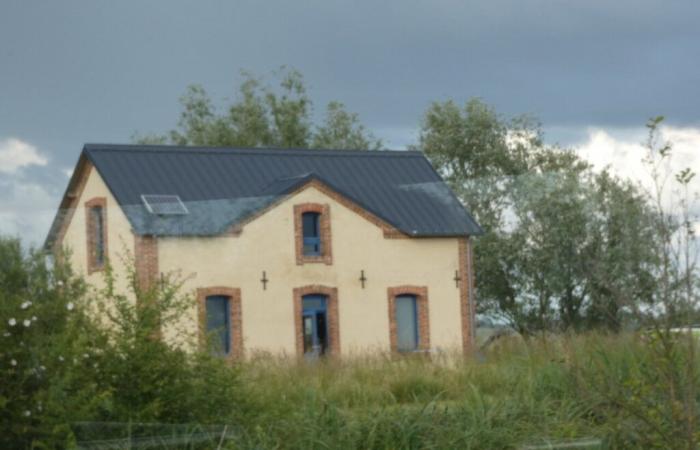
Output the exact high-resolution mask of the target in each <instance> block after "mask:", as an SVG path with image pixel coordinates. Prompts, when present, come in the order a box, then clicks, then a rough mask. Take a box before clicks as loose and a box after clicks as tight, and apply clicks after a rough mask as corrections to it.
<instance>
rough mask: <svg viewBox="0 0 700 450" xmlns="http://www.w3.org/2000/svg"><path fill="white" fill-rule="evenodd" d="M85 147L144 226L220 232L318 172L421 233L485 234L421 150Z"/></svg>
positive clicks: (139, 228)
mask: <svg viewBox="0 0 700 450" xmlns="http://www.w3.org/2000/svg"><path fill="white" fill-rule="evenodd" d="M83 154H84V156H86V157H87V158H88V159H89V160H90V161H91V162H92V163H93V164H94V166H95V168H96V169H97V171H98V172H99V173H100V175H101V176H102V178H103V179H104V181H105V183H106V184H107V186H108V187H109V189H110V190H111V192H112V194H113V195H114V197H115V198H116V199H117V201H118V202H119V204H120V205H121V206H122V208H123V209H124V212H125V213H126V215H127V217H128V219H129V221H130V222H131V225H132V227H133V228H134V231H135V232H136V233H137V234H154V235H200V236H201V235H215V234H219V233H221V232H223V231H225V230H226V229H228V227H229V226H231V225H234V224H235V223H237V222H240V221H242V220H244V219H245V218H246V217H248V216H250V215H251V214H253V213H255V212H256V211H258V210H260V209H262V208H264V207H266V206H269V205H270V204H272V203H273V202H275V201H277V200H278V199H280V198H282V197H284V196H285V195H286V194H288V193H289V192H291V191H293V190H294V189H296V188H298V187H299V186H300V185H302V184H304V183H306V182H308V181H309V180H311V179H317V180H319V181H321V182H323V183H324V184H326V185H327V186H329V187H330V188H331V189H333V190H335V191H337V192H338V193H339V194H341V195H343V196H345V197H347V198H349V199H350V200H352V201H354V202H355V203H357V204H358V205H359V206H361V207H363V208H365V209H366V210H368V211H369V212H371V213H373V214H374V215H376V216H378V217H379V218H381V219H383V220H385V221H386V222H387V223H389V224H391V225H393V226H394V227H396V228H397V229H399V230H400V231H402V232H405V233H406V234H408V235H411V236H416V237H429V236H465V235H475V234H481V233H482V230H481V228H480V227H479V225H478V224H477V223H476V222H475V221H474V219H473V218H472V217H471V215H470V214H469V213H468V212H467V211H466V210H465V209H464V207H463V206H462V204H461V203H460V202H459V201H458V200H457V198H456V197H455V196H454V194H453V193H452V192H451V190H450V189H449V188H448V187H447V186H446V185H445V183H444V182H443V181H442V179H441V178H440V177H439V175H438V174H437V173H436V172H435V171H434V170H433V168H432V166H431V165H430V163H429V162H428V160H427V159H426V158H425V156H424V155H423V154H422V153H420V152H409V151H348V150H289V149H257V148H255V149H242V148H201V147H177V146H151V145H106V144H87V145H85V147H84V148H83ZM143 194H168V195H178V196H179V197H180V199H182V201H183V202H184V204H185V205H186V207H187V209H188V211H189V214H187V215H183V216H163V217H161V216H155V215H153V214H150V213H149V212H148V211H147V210H146V208H145V207H144V205H143V203H142V200H141V195H143Z"/></svg>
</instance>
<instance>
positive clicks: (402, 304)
mask: <svg viewBox="0 0 700 450" xmlns="http://www.w3.org/2000/svg"><path fill="white" fill-rule="evenodd" d="M387 295H388V300H389V343H390V345H391V351H392V352H415V351H430V318H429V316H430V314H429V313H428V288H427V287H426V286H412V285H402V286H395V287H390V288H388V289H387Z"/></svg>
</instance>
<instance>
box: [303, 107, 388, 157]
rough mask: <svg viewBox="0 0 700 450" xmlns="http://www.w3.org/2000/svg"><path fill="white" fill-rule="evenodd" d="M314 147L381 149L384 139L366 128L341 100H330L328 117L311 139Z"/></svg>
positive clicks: (327, 111)
mask: <svg viewBox="0 0 700 450" xmlns="http://www.w3.org/2000/svg"><path fill="white" fill-rule="evenodd" d="M311 147H312V148H326V149H367V150H379V149H381V147H382V141H381V140H379V139H376V138H374V136H373V135H372V134H371V133H369V132H367V131H366V130H365V127H364V126H363V125H362V124H361V123H360V119H359V117H358V115H357V114H355V113H349V112H347V111H346V110H345V106H344V105H343V104H342V103H340V102H330V103H329V104H328V106H327V110H326V119H325V121H324V123H323V125H321V126H320V127H318V128H317V130H316V133H315V134H314V136H313V139H312V141H311Z"/></svg>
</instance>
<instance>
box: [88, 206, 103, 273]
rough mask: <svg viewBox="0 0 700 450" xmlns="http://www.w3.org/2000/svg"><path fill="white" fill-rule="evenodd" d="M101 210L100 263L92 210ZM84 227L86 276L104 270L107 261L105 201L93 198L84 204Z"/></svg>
mask: <svg viewBox="0 0 700 450" xmlns="http://www.w3.org/2000/svg"><path fill="white" fill-rule="evenodd" d="M95 207H100V208H102V252H103V257H102V261H98V260H97V239H98V236H97V234H96V233H97V229H96V224H95V219H94V217H93V215H92V209H93V208H95ZM85 226H86V236H87V271H88V274H91V273H93V272H97V271H100V270H103V269H104V266H105V263H106V261H107V255H108V252H107V248H108V247H107V199H106V198H105V197H94V198H91V199H90V200H88V201H86V202H85Z"/></svg>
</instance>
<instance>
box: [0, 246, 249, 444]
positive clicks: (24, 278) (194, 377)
mask: <svg viewBox="0 0 700 450" xmlns="http://www.w3.org/2000/svg"><path fill="white" fill-rule="evenodd" d="M107 278H108V279H107V288H106V289H105V290H103V291H100V292H95V291H91V290H89V289H88V288H87V286H86V285H85V283H84V281H83V280H82V279H81V278H80V277H77V276H75V275H74V274H73V273H72V272H71V271H70V268H69V267H67V266H65V265H63V264H60V263H59V264H56V265H55V266H53V267H50V266H49V265H48V264H47V263H46V260H45V258H44V256H43V255H41V254H39V253H36V252H29V253H28V254H25V253H23V251H22V249H21V246H20V244H19V242H18V241H17V240H13V239H2V238H0V342H1V343H2V345H1V346H0V420H1V423H2V424H3V425H2V430H0V448H3V449H4V448H8V449H12V448H30V447H43V448H65V447H66V446H71V445H72V444H74V443H75V440H76V436H75V430H76V426H75V424H77V423H82V424H84V423H86V422H90V423H96V424H99V423H104V422H114V423H127V424H128V423H140V422H157V423H173V422H174V423H195V424H206V423H232V422H234V421H236V420H237V418H238V417H239V416H240V415H241V414H244V413H245V411H246V406H245V403H244V402H243V398H244V397H243V396H241V395H240V383H239V382H238V379H239V370H238V369H237V368H235V367H232V366H230V365H228V364H226V363H225V362H224V361H223V360H220V359H216V358H212V357H209V356H208V355H206V354H198V353H194V354H192V353H190V354H188V353H186V352H185V351H183V350H181V349H178V348H173V347H171V346H168V345H166V344H164V343H163V342H162V341H161V340H160V339H157V338H156V334H157V331H156V330H157V328H156V327H157V326H158V324H160V323H162V322H161V321H163V320H166V321H167V320H175V318H176V317H177V315H178V313H179V311H180V310H179V309H178V308H181V307H183V305H186V304H187V301H188V299H187V298H186V297H183V296H179V294H177V290H178V289H177V288H178V286H177V283H170V282H169V281H166V283H165V284H164V285H163V286H158V288H157V289H153V290H148V291H145V290H141V289H140V288H139V286H138V285H137V283H136V280H135V277H134V276H133V274H130V281H131V283H130V286H131V288H132V292H131V298H132V300H129V296H123V295H117V294H115V293H114V292H113V290H112V289H111V285H112V284H113V280H111V274H110V272H109V271H107ZM133 299H135V301H134V300H133ZM105 310H109V311H110V313H109V314H107V319H108V322H109V324H108V325H109V326H105V325H106V324H105V323H104V320H102V321H100V322H99V323H98V322H97V321H96V320H95V317H96V316H97V315H96V314H95V311H103V312H104V311H105ZM88 311H90V313H88ZM103 318H104V316H103ZM88 428H89V427H88ZM78 429H79V430H80V431H81V432H85V427H84V426H81V427H78ZM95 429H99V425H96V428H95ZM125 432H126V431H125ZM117 434H119V433H117Z"/></svg>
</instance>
